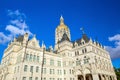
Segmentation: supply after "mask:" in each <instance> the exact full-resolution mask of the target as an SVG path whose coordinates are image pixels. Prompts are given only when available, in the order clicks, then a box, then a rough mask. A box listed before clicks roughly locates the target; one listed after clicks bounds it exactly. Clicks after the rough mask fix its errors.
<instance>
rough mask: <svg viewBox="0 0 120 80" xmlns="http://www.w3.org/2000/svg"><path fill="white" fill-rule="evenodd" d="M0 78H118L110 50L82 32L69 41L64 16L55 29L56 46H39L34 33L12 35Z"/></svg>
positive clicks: (49, 79)
mask: <svg viewBox="0 0 120 80" xmlns="http://www.w3.org/2000/svg"><path fill="white" fill-rule="evenodd" d="M0 80H117V79H116V75H115V72H114V69H113V66H112V63H111V59H110V56H109V53H108V52H107V51H106V50H105V48H104V47H103V46H102V45H101V44H100V43H98V42H96V41H93V40H92V39H91V38H89V37H88V36H87V35H86V34H85V33H83V34H82V37H81V38H80V39H78V40H76V41H71V36H70V30H69V28H68V27H67V26H66V25H65V24H64V19H63V17H61V18H60V24H59V26H58V27H57V28H56V31H55V47H54V48H53V47H52V46H50V47H49V48H46V46H45V44H43V43H42V46H40V45H39V41H38V40H37V39H36V36H34V37H33V38H32V39H29V35H28V34H27V33H26V34H24V35H21V36H18V37H17V38H14V40H13V41H12V42H11V43H9V45H8V47H7V48H6V49H5V51H4V55H3V58H2V62H1V65H0Z"/></svg>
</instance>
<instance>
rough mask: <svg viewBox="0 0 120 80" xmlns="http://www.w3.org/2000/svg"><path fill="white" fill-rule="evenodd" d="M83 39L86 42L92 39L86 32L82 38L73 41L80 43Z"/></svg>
mask: <svg viewBox="0 0 120 80" xmlns="http://www.w3.org/2000/svg"><path fill="white" fill-rule="evenodd" d="M82 39H83V40H84V41H85V43H87V42H89V40H90V39H89V38H88V36H87V35H86V34H83V35H82V38H80V39H78V40H76V41H74V42H73V43H75V42H77V43H78V45H80V44H81V43H82Z"/></svg>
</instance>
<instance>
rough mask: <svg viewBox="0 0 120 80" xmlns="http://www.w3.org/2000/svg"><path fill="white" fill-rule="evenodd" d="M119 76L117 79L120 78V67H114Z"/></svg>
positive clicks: (119, 79)
mask: <svg viewBox="0 0 120 80" xmlns="http://www.w3.org/2000/svg"><path fill="white" fill-rule="evenodd" d="M114 69H115V73H116V76H117V80H120V68H114Z"/></svg>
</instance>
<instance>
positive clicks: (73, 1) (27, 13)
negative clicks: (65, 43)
mask: <svg viewBox="0 0 120 80" xmlns="http://www.w3.org/2000/svg"><path fill="white" fill-rule="evenodd" d="M119 4H120V1H119V0H0V60H1V58H2V55H3V52H4V49H5V48H6V47H7V44H8V42H9V41H10V40H11V39H12V38H13V34H14V35H18V34H19V33H20V32H21V31H22V32H26V31H27V32H29V33H31V35H32V34H36V35H37V39H38V40H39V41H40V44H41V43H42V40H44V42H45V44H46V45H47V46H50V45H54V43H55V28H56V27H57V26H58V25H59V19H60V16H61V15H62V16H63V17H64V20H65V24H66V25H67V26H68V27H69V28H70V31H71V37H72V40H76V39H78V38H80V37H81V34H82V33H81V31H80V28H81V27H84V29H85V33H86V34H87V35H88V36H89V37H91V38H92V39H93V40H98V41H99V42H100V43H101V44H103V45H104V46H106V48H107V50H108V51H109V52H110V54H111V57H112V62H113V65H114V66H115V67H120V5H119ZM16 14H17V15H16ZM15 21H17V22H16V23H15ZM23 22H24V23H23ZM18 23H19V25H18ZM21 24H24V26H23V27H20V25H21ZM11 25H12V26H11ZM14 26H15V27H17V28H14ZM11 27H12V29H13V28H14V30H18V32H11Z"/></svg>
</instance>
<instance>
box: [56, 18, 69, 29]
mask: <svg viewBox="0 0 120 80" xmlns="http://www.w3.org/2000/svg"><path fill="white" fill-rule="evenodd" d="M62 29H63V30H66V31H68V30H69V29H68V27H67V26H66V25H65V24H64V19H63V17H62V16H61V17H60V25H59V26H58V27H57V28H56V30H57V31H58V30H62Z"/></svg>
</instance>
